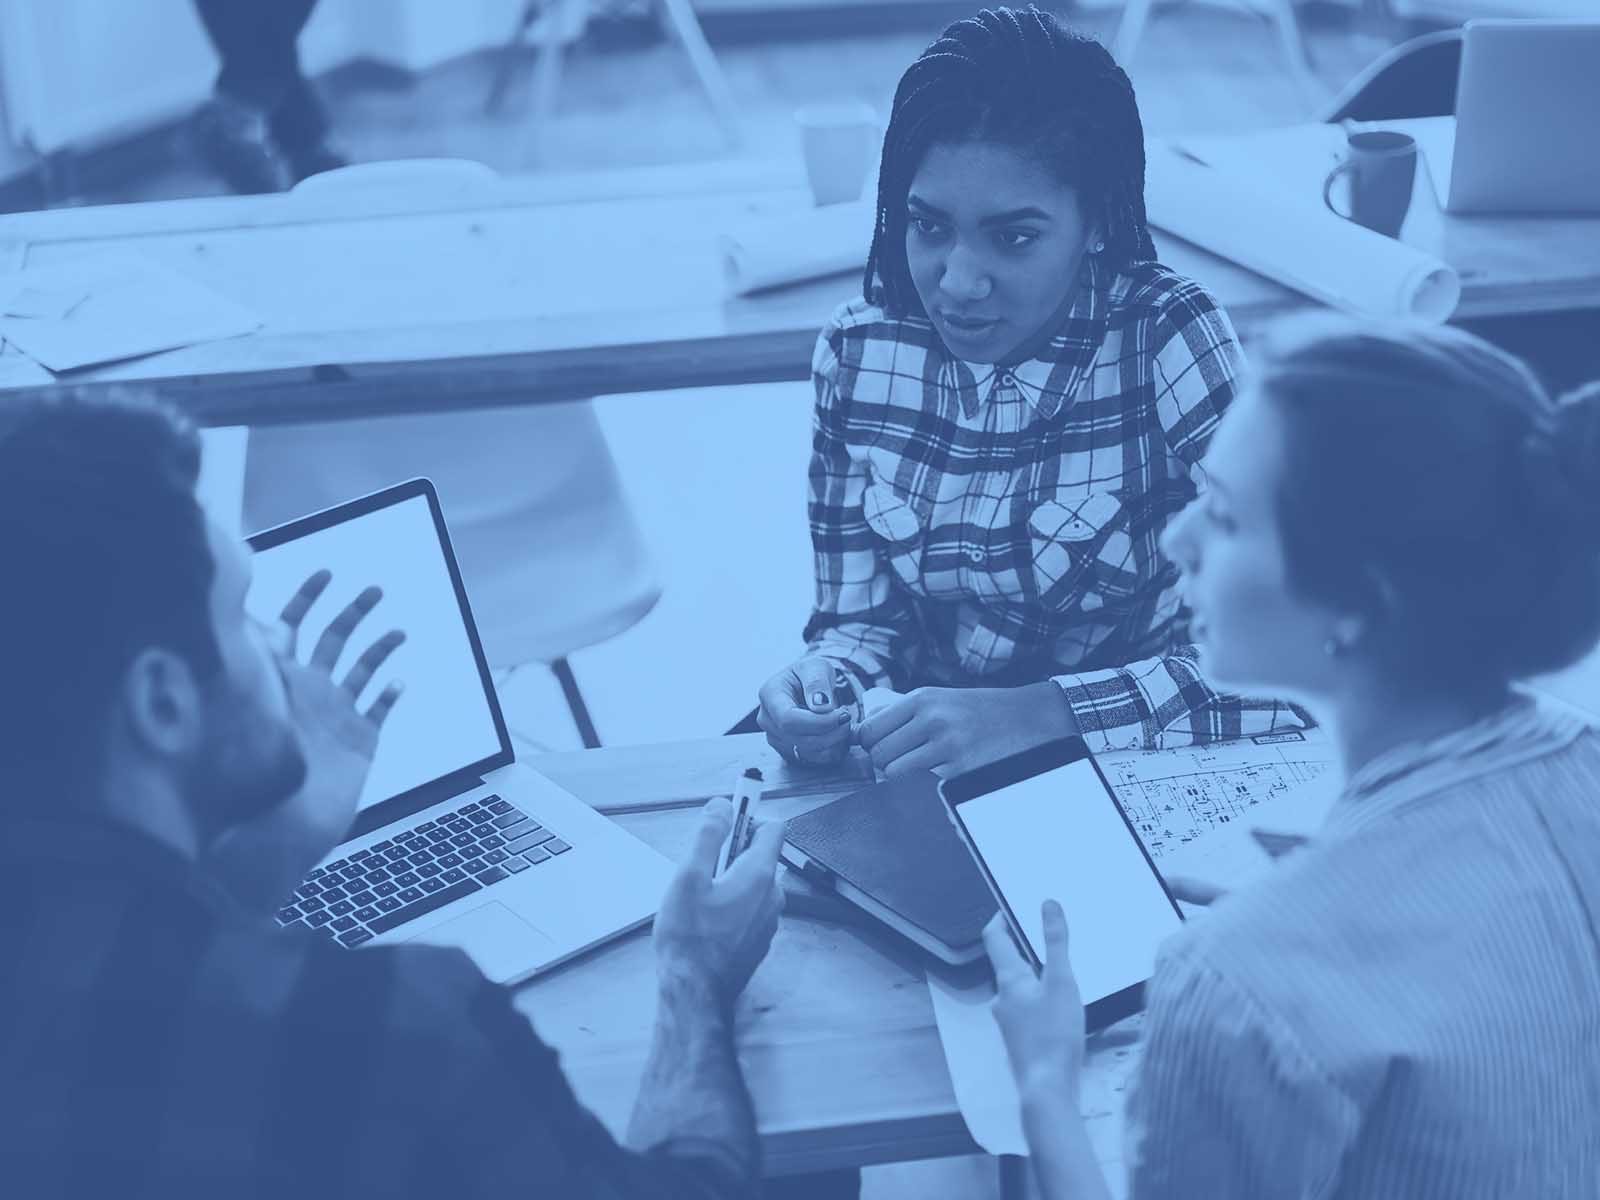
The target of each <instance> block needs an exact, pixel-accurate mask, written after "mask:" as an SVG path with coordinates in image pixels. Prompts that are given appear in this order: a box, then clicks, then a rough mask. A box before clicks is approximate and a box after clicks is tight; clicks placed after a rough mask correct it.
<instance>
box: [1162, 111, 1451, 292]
mask: <svg viewBox="0 0 1600 1200" xmlns="http://www.w3.org/2000/svg"><path fill="white" fill-rule="evenodd" d="M1304 128H1305V127H1297V128H1296V130H1294V131H1283V132H1284V133H1285V134H1286V133H1290V132H1292V133H1294V134H1295V135H1296V136H1297V137H1299V136H1305V137H1307V138H1308V139H1309V140H1308V143H1307V145H1306V146H1305V147H1303V148H1302V149H1301V150H1300V151H1299V152H1298V154H1299V158H1298V159H1297V160H1295V161H1299V162H1302V163H1303V166H1302V168H1301V169H1298V170H1296V171H1295V182H1294V184H1293V186H1287V185H1286V184H1285V182H1284V172H1283V168H1282V167H1281V166H1280V165H1278V164H1277V163H1276V162H1275V161H1274V160H1272V159H1271V158H1270V157H1269V156H1268V153H1267V151H1266V150H1265V149H1264V148H1259V147H1258V149H1257V150H1256V152H1255V153H1254V154H1252V155H1251V156H1250V159H1249V160H1248V161H1246V160H1245V159H1243V158H1241V157H1240V155H1241V153H1242V152H1241V150H1240V149H1239V148H1238V147H1234V148H1232V149H1231V151H1229V153H1230V155H1231V157H1229V158H1228V159H1226V160H1223V159H1221V158H1219V161H1218V163H1216V164H1213V163H1212V161H1211V160H1210V159H1209V158H1207V157H1206V155H1207V153H1211V154H1212V155H1213V157H1218V154H1219V153H1220V152H1218V151H1214V150H1208V148H1207V147H1206V146H1205V145H1204V143H1203V142H1201V141H1199V140H1198V139H1184V140H1181V141H1178V142H1161V141H1159V140H1155V141H1152V142H1151V144H1150V154H1149V162H1148V165H1147V180H1148V182H1147V187H1146V195H1147V201H1148V204H1149V209H1150V223H1151V224H1152V225H1155V226H1157V227H1159V228H1161V229H1165V230H1167V231H1168V232H1169V233H1174V234H1176V235H1177V236H1178V237H1181V238H1183V239H1184V240H1185V241H1189V242H1193V243H1194V244H1195V245H1197V246H1204V247H1205V248H1206V249H1207V250H1210V251H1211V252H1212V253H1214V254H1219V255H1221V256H1222V257H1224V258H1228V259H1231V260H1233V261H1234V262H1236V263H1238V264H1239V265H1240V266H1243V267H1248V268H1249V269H1250V270H1252V271H1255V272H1257V273H1259V274H1261V275H1265V276H1266V277H1267V278H1269V279H1275V280H1277V281H1278V282H1279V283H1282V284H1284V285H1285V286H1287V287H1291V288H1294V289H1295V290H1296V291H1300V292H1304V293H1305V294H1306V295H1308V296H1311V297H1313V298H1314V299H1317V300H1321V301H1323V302H1324V303H1325V304H1330V305H1333V306H1335V307H1338V308H1342V309H1345V310H1347V311H1349V312H1354V313H1357V314H1359V315H1362V316H1366V317H1379V318H1390V317H1403V318H1411V319H1415V320H1420V321H1429V322H1434V323H1438V322H1442V321H1445V320H1448V319H1449V317H1450V315H1451V314H1452V313H1453V312H1455V309H1456V306H1457V305H1458V304H1459V303H1460V301H1461V279H1460V276H1459V275H1458V274H1457V273H1456V271H1455V269H1454V268H1452V267H1451V266H1450V265H1449V264H1447V263H1445V262H1443V261H1441V260H1440V259H1438V258H1436V257H1434V256H1433V255H1431V254H1427V253H1424V252H1423V251H1421V250H1418V249H1416V248H1415V247H1412V246H1408V245H1406V244H1405V243H1404V242H1399V241H1396V240H1395V239H1394V238H1389V237H1384V236H1383V235H1382V234H1379V233H1374V232H1373V231H1372V230H1370V229H1366V228H1364V227H1362V226H1360V225H1357V224H1355V223H1354V222H1351V221H1347V220H1345V219H1343V218H1342V217H1339V216H1336V215H1335V214H1334V213H1332V212H1331V211H1329V210H1328V208H1327V206H1326V205H1324V204H1323V202H1322V181H1323V179H1324V177H1325V176H1326V174H1327V171H1328V170H1329V169H1331V168H1332V166H1333V165H1334V164H1335V163H1337V161H1338V157H1337V154H1336V153H1334V151H1336V150H1337V147H1338V145H1339V144H1340V143H1341V142H1342V140H1343V137H1344V134H1343V131H1342V130H1341V129H1340V128H1339V127H1338V126H1336V125H1332V126H1327V127H1326V128H1327V133H1323V132H1322V131H1321V128H1320V127H1316V128H1313V129H1312V130H1311V132H1310V134H1302V133H1301V130H1302V129H1304ZM1263 136H1265V135H1263ZM1279 136H1281V135H1279ZM1330 136H1331V138H1333V139H1338V141H1330ZM1251 144H1252V145H1254V144H1255V143H1253V142H1252V143H1251ZM1258 159H1259V160H1260V161H1256V160H1258ZM1324 162H1326V164H1327V165H1326V167H1324V165H1323V164H1324ZM1251 167H1253V169H1249V168H1251Z"/></svg>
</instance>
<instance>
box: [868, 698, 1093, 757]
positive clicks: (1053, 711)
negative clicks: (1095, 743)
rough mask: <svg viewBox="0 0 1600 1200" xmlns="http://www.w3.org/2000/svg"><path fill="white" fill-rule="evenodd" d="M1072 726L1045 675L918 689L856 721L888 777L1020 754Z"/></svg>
mask: <svg viewBox="0 0 1600 1200" xmlns="http://www.w3.org/2000/svg"><path fill="white" fill-rule="evenodd" d="M1077 731H1078V727H1077V722H1076V721H1075V720H1074V719H1073V716H1072V709H1071V707H1070V706H1069V705H1068V704H1067V698H1066V697H1065V696H1063V695H1062V694H1061V689H1060V688H1059V687H1057V686H1056V685H1055V684H1054V683H1051V682H1050V681H1049V680H1045V681H1044V682H1043V683H1034V684H1029V685H1028V686H1026V687H1019V688H918V689H917V690H916V691H914V692H910V693H908V694H907V695H906V696H905V698H904V699H902V700H899V701H897V702H896V703H894V704H891V705H889V706H888V707H887V708H884V709H882V710H881V711H879V712H877V713H875V714H874V715H873V716H871V717H868V718H867V719H866V720H865V721H863V722H862V723H861V728H860V731H859V737H860V740H861V745H862V746H863V747H865V748H866V750H867V752H868V753H869V754H871V755H872V765H873V766H874V767H876V768H877V769H878V770H879V771H881V772H882V773H883V774H884V775H886V776H888V777H889V778H891V779H892V778H895V777H896V776H899V775H905V774H908V773H910V772H912V771H932V772H933V773H934V774H935V775H938V776H940V777H941V778H949V777H950V776H952V775H959V774H961V773H962V772H963V771H970V770H972V769H973V768H974V767H981V766H984V765H985V764H987V763H992V762H997V761H999V760H1000V759H1002V758H1006V757H1009V756H1010V755H1012V754H1020V753H1021V752H1022V751H1024V750H1031V749H1033V748H1034V747H1035V746H1041V745H1043V744H1044V743H1046V742H1051V741H1054V740H1056V739H1057V738H1064V737H1070V736H1071V735H1072V734H1075V733H1076V732H1077Z"/></svg>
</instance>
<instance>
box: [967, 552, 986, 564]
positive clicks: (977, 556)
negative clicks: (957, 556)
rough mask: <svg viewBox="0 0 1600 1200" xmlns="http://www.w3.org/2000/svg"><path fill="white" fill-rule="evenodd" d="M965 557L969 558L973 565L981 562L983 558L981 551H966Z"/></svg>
mask: <svg viewBox="0 0 1600 1200" xmlns="http://www.w3.org/2000/svg"><path fill="white" fill-rule="evenodd" d="M967 557H968V558H970V559H971V560H972V561H973V562H975V563H981V562H982V561H983V557H984V556H983V551H982V550H968V551H967Z"/></svg>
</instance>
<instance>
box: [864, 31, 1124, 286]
mask: <svg viewBox="0 0 1600 1200" xmlns="http://www.w3.org/2000/svg"><path fill="white" fill-rule="evenodd" d="M967 141H989V142H999V143H1001V144H1003V145H1007V146H1011V147H1014V148H1016V149H1017V150H1019V151H1022V152H1024V153H1026V154H1028V155H1029V156H1030V157H1032V158H1033V159H1035V160H1036V161H1038V162H1039V163H1041V164H1043V165H1044V166H1046V167H1048V168H1049V169H1050V170H1052V171H1054V172H1055V173H1056V174H1057V176H1058V177H1060V178H1061V180H1062V181H1063V182H1064V183H1067V184H1069V185H1071V186H1072V187H1074V188H1076V189H1077V191H1078V194H1079V196H1080V197H1081V199H1082V202H1083V206H1084V216H1085V218H1086V219H1087V220H1088V221H1089V222H1090V224H1091V225H1092V226H1094V227H1096V228H1098V229H1099V230H1100V233H1101V237H1102V238H1103V239H1104V241H1105V245H1106V248H1105V251H1104V259H1105V261H1106V262H1107V263H1108V264H1110V265H1113V266H1115V267H1119V268H1120V267H1124V266H1127V265H1128V264H1130V263H1135V262H1144V261H1149V260H1150V259H1153V258H1155V256H1156V255H1155V246H1154V245H1153V244H1152V242H1151V240H1150V231H1149V229H1148V228H1147V226H1146V221H1145V211H1144V126H1143V124H1142V123H1141V122H1140V120H1139V106H1138V103H1137V102H1136V101H1135V99H1134V94H1133V84H1131V83H1130V82H1129V81H1128V76H1127V75H1126V74H1125V73H1124V72H1123V70H1122V68H1121V67H1119V66H1117V64H1116V63H1115V62H1114V61H1113V60H1112V57H1111V55H1110V53H1109V52H1108V51H1107V50H1106V49H1105V47H1104V46H1102V45H1100V43H1099V42H1097V41H1095V40H1094V39H1092V38H1088V37H1084V36H1082V35H1080V34H1076V33H1073V32H1070V31H1069V30H1067V29H1066V28H1065V27H1064V26H1063V25H1061V23H1060V22H1059V21H1057V20H1056V18H1055V17H1053V16H1051V15H1050V14H1049V13H1045V12H1041V11H1040V10H1039V9H1037V8H1035V7H1034V6H1033V5H1031V4H1030V5H1029V6H1028V7H1027V8H1024V9H1013V8H998V9H987V8H986V9H984V10H983V11H982V12H980V13H978V14H977V15H976V16H974V17H968V18H966V19H965V20H961V21H957V22H955V23H954V24H953V25H950V26H949V27H948V28H946V29H945V31H944V33H943V34H941V35H940V37H939V40H938V41H936V42H934V43H933V44H932V45H931V46H929V47H928V48H927V49H926V50H924V51H923V52H922V56H921V57H920V58H918V59H917V61H916V62H914V63H912V64H911V66H910V67H909V68H908V69H907V70H906V73H905V74H904V75H903V76H901V79H900V86H899V87H897V88H896V89H895V94H894V109H893V111H892V112H891V113H890V116H889V127H888V130H887V131H886V132H885V134H884V139H883V158H882V161H881V164H880V167H879V172H878V213H877V223H876V225H875V227H874V229H873V234H872V249H871V251H870V252H869V254H868V255H867V269H866V274H865V277H864V279H863V281H862V291H863V294H864V295H865V296H866V298H867V299H868V300H869V301H871V302H873V303H881V304H883V305H884V306H885V307H887V308H889V309H890V310H892V311H895V312H899V313H905V314H910V315H921V313H922V304H921V301H919V300H918V298H917V293H916V289H915V288H914V287H913V286H912V282H911V271H910V267H909V266H908V265H907V262H906V251H905V238H906V197H907V195H908V194H909V193H910V190H911V180H912V177H913V176H914V175H915V174H916V171H917V169H918V167H919V166H920V165H921V163H922V159H923V157H924V156H925V155H926V154H927V151H928V149H929V147H930V146H932V145H934V144H935V143H951V142H967Z"/></svg>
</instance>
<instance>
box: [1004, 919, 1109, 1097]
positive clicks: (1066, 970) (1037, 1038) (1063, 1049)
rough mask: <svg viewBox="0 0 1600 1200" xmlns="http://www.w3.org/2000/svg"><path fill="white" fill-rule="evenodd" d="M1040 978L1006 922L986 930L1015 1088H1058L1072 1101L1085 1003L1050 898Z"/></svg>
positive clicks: (1075, 1092)
mask: <svg viewBox="0 0 1600 1200" xmlns="http://www.w3.org/2000/svg"><path fill="white" fill-rule="evenodd" d="M1044 941H1045V964H1044V974H1043V976H1042V977H1041V976H1039V975H1035V974H1034V973H1033V966H1032V964H1031V963H1029V962H1028V960H1027V959H1025V958H1023V957H1022V952H1021V951H1019V950H1018V949H1017V947H1016V944H1015V943H1014V942H1013V941H1012V940H1011V931H1010V930H1009V929H1007V928H1006V924H1005V919H1004V918H1003V917H1000V916H996V917H995V918H994V920H992V921H990V922H989V924H988V925H987V926H986V927H985V928H984V931H983V944H984V948H985V949H987V950H988V952H989V962H990V963H991V964H992V965H993V966H994V978H995V987H996V989H997V993H998V994H997V995H996V996H995V1000H994V1019H995V1021H996V1022H997V1023H998V1024H999V1026H1000V1036H1001V1037H1002V1038H1004V1039H1005V1043H1006V1056H1007V1057H1008V1058H1009V1059H1010V1060H1011V1074H1012V1076H1013V1077H1014V1078H1015V1079H1016V1081H1017V1089H1018V1090H1019V1091H1020V1092H1023V1093H1024V1094H1026V1093H1027V1092H1029V1091H1030V1090H1033V1089H1035V1088H1041V1087H1042V1088H1046V1089H1051V1090H1059V1091H1061V1092H1063V1094H1064V1095H1065V1096H1066V1097H1068V1098H1070V1099H1071V1100H1072V1101H1073V1102H1074V1103H1075V1102H1076V1098H1077V1095H1078V1076H1079V1073H1080V1072H1081V1071H1082V1070H1083V1039H1084V1023H1083V1001H1082V999H1081V998H1080V997H1079V995H1078V981H1077V980H1076V979H1075V978H1073V974H1072V963H1071V962H1070V961H1069V960H1068V958H1067V918H1066V915H1065V914H1064V913H1063V912H1062V911H1061V906H1060V905H1059V904H1057V903H1056V902H1055V901H1054V900H1047V901H1045V905H1044Z"/></svg>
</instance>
